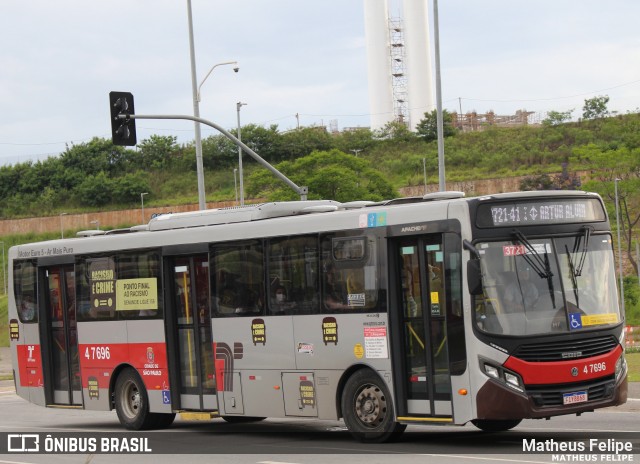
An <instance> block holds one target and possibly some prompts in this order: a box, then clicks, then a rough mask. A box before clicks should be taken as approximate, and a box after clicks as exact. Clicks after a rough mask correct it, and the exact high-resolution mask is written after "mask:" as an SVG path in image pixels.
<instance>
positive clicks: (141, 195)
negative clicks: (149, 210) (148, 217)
mask: <svg viewBox="0 0 640 464" xmlns="http://www.w3.org/2000/svg"><path fill="white" fill-rule="evenodd" d="M145 195H149V192H143V193H141V194H140V205H141V207H142V224H144V196H145Z"/></svg>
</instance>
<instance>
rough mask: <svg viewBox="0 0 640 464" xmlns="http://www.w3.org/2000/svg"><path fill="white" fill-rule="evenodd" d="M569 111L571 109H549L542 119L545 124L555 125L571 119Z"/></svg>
mask: <svg viewBox="0 0 640 464" xmlns="http://www.w3.org/2000/svg"><path fill="white" fill-rule="evenodd" d="M571 113H573V110H568V111H549V112H548V113H547V117H546V118H545V119H544V120H543V121H542V124H543V125H545V126H557V125H559V124H562V123H565V122H567V121H570V120H571Z"/></svg>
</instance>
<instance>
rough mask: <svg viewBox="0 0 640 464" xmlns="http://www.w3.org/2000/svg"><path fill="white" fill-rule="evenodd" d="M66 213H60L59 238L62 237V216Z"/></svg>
mask: <svg viewBox="0 0 640 464" xmlns="http://www.w3.org/2000/svg"><path fill="white" fill-rule="evenodd" d="M66 215H67V213H60V238H64V227H62V216H66Z"/></svg>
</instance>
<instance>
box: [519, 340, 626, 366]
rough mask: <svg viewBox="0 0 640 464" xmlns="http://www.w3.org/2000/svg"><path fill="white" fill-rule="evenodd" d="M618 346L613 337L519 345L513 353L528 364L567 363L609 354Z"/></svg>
mask: <svg viewBox="0 0 640 464" xmlns="http://www.w3.org/2000/svg"><path fill="white" fill-rule="evenodd" d="M617 345H618V340H616V338H615V337H613V336H607V337H596V338H585V339H582V340H567V341H558V342H545V343H532V344H529V345H521V346H520V347H518V349H517V350H516V351H515V352H514V353H513V356H515V357H516V358H518V359H522V360H523V361H528V362H550V361H567V360H569V359H583V358H589V357H591V356H598V355H601V354H605V353H609V352H610V351H611V350H613V349H614V348H615V347H616V346H617Z"/></svg>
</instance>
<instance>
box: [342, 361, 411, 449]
mask: <svg viewBox="0 0 640 464" xmlns="http://www.w3.org/2000/svg"><path fill="white" fill-rule="evenodd" d="M342 415H343V417H344V422H345V424H346V425H347V428H348V429H349V431H350V432H351V434H352V435H353V436H354V437H355V438H356V439H357V440H359V441H361V442H363V443H383V442H385V441H390V440H394V439H396V438H398V437H399V436H400V434H402V432H404V429H405V428H406V427H407V426H406V425H403V424H399V423H398V422H395V420H394V412H393V400H392V399H391V395H390V394H389V390H388V388H387V386H386V385H385V382H384V381H383V380H382V379H381V378H380V377H379V376H378V375H377V374H376V373H375V372H373V371H371V370H370V369H361V370H359V371H357V372H355V373H354V374H353V375H352V376H351V377H349V380H347V383H346V385H345V387H344V391H343V392H342Z"/></svg>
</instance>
